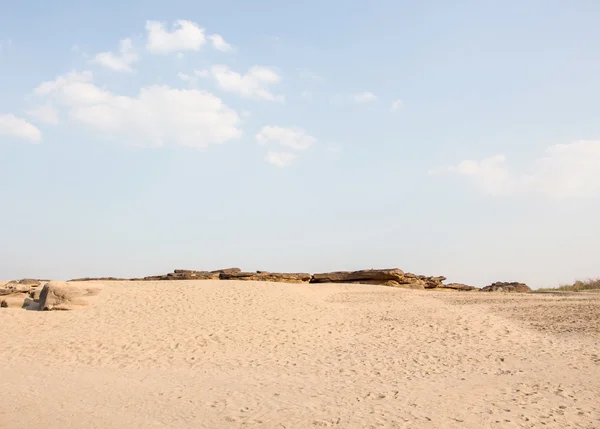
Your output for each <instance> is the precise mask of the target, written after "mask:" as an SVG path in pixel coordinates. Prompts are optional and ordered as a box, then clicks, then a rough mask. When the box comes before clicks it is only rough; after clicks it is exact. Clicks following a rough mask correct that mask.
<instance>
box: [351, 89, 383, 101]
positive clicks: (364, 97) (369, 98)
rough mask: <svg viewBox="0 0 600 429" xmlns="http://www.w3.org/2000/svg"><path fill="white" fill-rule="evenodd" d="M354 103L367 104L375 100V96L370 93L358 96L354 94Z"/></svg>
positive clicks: (362, 93) (366, 92)
mask: <svg viewBox="0 0 600 429" xmlns="http://www.w3.org/2000/svg"><path fill="white" fill-rule="evenodd" d="M352 98H353V100H354V101H355V102H356V103H369V102H371V101H375V100H377V96H376V95H375V94H373V93H372V92H370V91H365V92H361V93H360V94H354V95H353V96H352Z"/></svg>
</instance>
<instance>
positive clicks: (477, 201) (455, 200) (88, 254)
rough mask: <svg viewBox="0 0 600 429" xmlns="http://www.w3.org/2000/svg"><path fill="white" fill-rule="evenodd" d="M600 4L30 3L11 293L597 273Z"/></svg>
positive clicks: (20, 85)
mask: <svg viewBox="0 0 600 429" xmlns="http://www.w3.org/2000/svg"><path fill="white" fill-rule="evenodd" d="M599 19H600V3H593V2H577V3H576V4H575V3H565V2H559V1H545V2H542V1H538V0H534V1H529V2H526V3H525V4H523V3H517V2H508V3H507V2H504V3H497V4H482V3H481V2H478V1H475V0H468V1H467V0H463V1H457V2H453V3H452V4H448V3H447V2H442V1H425V2H419V3H418V4H415V3H411V2H399V1H391V0H382V1H379V2H353V3H347V2H341V1H339V0H335V1H331V2H327V3H323V2H316V1H308V2H302V3H289V2H288V3H280V4H279V3H273V2H266V1H258V2H251V3H248V2H241V1H224V2H218V3H214V2H206V1H195V2H192V1H190V0H184V1H180V2H176V3H174V2H170V3H165V2H159V1H157V0H150V1H144V2H142V1H139V0H134V1H131V2H128V3H127V4H122V3H119V2H116V1H114V0H107V1H105V2H101V3H98V2H74V1H66V0H63V1H60V0H59V1H56V2H52V3H45V2H40V1H39V0H24V1H21V2H13V3H10V4H7V5H5V6H4V8H3V13H2V14H0V94H2V96H1V97H0V161H1V162H2V168H1V169H0V208H1V211H0V224H1V225H2V228H0V244H1V245H0V279H14V278H23V277H38V278H46V277H49V278H55V279H68V278H75V277H87V276H89V277H96V276H116V277H138V276H145V275H152V274H161V273H166V272H169V271H171V270H173V269H177V268H184V269H197V270H204V269H206V270H214V269H219V268H226V267H240V268H242V269H244V270H247V271H255V270H269V271H287V272H309V273H316V272H324V271H335V270H355V269H366V268H393V267H397V268H400V269H402V270H404V271H407V272H412V273H417V274H425V275H443V276H446V277H447V278H448V281H452V282H461V283H467V284H472V285H475V286H485V285H487V284H490V283H492V282H494V281H521V282H525V283H527V284H529V285H530V286H532V287H534V288H537V287H542V286H543V287H550V286H556V285H558V284H560V283H566V282H572V281H574V280H576V279H585V278H588V277H598V276H600V264H599V263H598V256H597V255H598V252H597V243H598V242H599V241H600V217H599V216H598V213H599V212H600V198H599V197H600V122H599V121H598V118H600V103H599V102H598V100H600V56H598V46H599V43H600V28H599V27H598V25H597V23H598V20H599Z"/></svg>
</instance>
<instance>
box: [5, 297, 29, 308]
mask: <svg viewBox="0 0 600 429" xmlns="http://www.w3.org/2000/svg"><path fill="white" fill-rule="evenodd" d="M26 298H27V296H26V295H23V294H19V295H8V296H5V297H4V298H2V301H1V302H0V307H2V308H25V307H26V306H25V299H26Z"/></svg>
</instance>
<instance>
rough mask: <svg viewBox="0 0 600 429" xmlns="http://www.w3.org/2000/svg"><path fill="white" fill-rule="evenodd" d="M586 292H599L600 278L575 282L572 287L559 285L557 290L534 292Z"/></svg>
mask: <svg viewBox="0 0 600 429" xmlns="http://www.w3.org/2000/svg"><path fill="white" fill-rule="evenodd" d="M586 290H600V278H596V279H588V280H577V281H576V282H575V283H573V284H572V285H561V286H559V287H557V288H543V289H537V290H536V291H535V292H542V293H543V292H582V291H586Z"/></svg>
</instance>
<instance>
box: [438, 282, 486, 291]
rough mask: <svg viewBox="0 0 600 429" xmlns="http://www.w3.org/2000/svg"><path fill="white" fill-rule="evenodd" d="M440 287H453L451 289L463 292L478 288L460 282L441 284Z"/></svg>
mask: <svg viewBox="0 0 600 429" xmlns="http://www.w3.org/2000/svg"><path fill="white" fill-rule="evenodd" d="M440 289H453V290H460V291H464V292H468V291H471V290H478V288H476V287H475V286H469V285H465V284H462V283H448V284H445V285H442V286H441V288H440Z"/></svg>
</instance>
